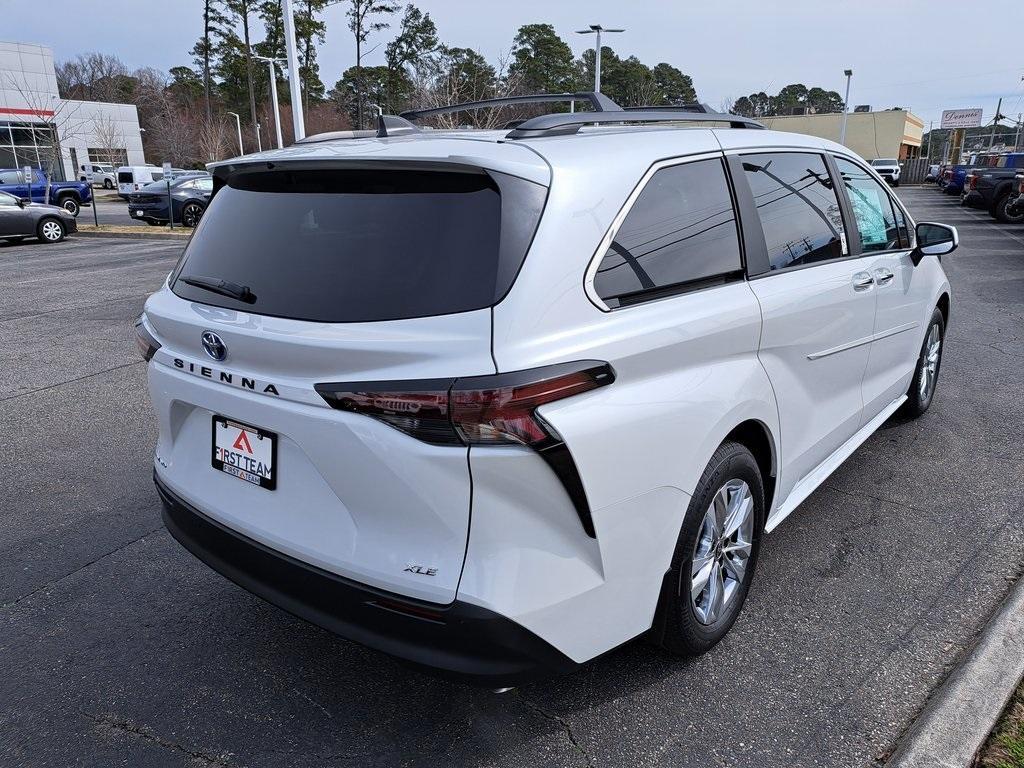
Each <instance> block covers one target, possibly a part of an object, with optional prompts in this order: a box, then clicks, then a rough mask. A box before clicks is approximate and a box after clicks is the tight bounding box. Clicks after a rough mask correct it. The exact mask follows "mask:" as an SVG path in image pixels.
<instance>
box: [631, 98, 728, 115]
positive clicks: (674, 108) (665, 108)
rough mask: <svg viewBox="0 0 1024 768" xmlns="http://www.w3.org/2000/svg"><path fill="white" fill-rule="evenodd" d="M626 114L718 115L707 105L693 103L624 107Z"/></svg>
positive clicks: (697, 102)
mask: <svg viewBox="0 0 1024 768" xmlns="http://www.w3.org/2000/svg"><path fill="white" fill-rule="evenodd" d="M622 109H623V110H624V111H626V112H700V113H701V114H705V115H713V114H716V113H715V111H714V110H713V109H711V107H709V106H708V105H707V104H702V103H701V102H699V101H691V102H687V103H685V104H649V105H647V106H643V107H623V108H622Z"/></svg>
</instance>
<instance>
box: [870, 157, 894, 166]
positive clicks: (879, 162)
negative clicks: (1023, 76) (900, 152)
mask: <svg viewBox="0 0 1024 768" xmlns="http://www.w3.org/2000/svg"><path fill="white" fill-rule="evenodd" d="M871 164H872V165H896V158H895V157H886V158H882V159H881V160H872V161H871Z"/></svg>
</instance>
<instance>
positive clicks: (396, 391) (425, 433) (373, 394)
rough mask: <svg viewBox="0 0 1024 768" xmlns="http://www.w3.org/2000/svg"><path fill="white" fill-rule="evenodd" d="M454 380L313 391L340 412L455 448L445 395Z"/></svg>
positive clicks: (329, 387) (333, 386)
mask: <svg viewBox="0 0 1024 768" xmlns="http://www.w3.org/2000/svg"><path fill="white" fill-rule="evenodd" d="M453 383H454V379H433V380H430V381H422V382H414V381H410V382H367V383H365V384H353V385H350V387H346V386H345V385H343V384H317V386H316V391H317V392H319V393H320V396H321V397H323V398H324V400H326V401H327V402H328V403H329V404H330V405H331V406H332V407H334V408H337V409H338V410H340V411H350V412H351V413H361V414H363V415H365V416H372V417H373V418H375V419H379V420H380V421H383V422H384V423H386V424H390V425H391V426H392V427H394V428H395V429H400V430H401V431H402V432H405V433H406V434H407V435H412V436H413V437H415V438H416V439H417V440H423V441H424V442H427V443H435V444H437V445H458V444H459V443H460V441H459V437H458V435H456V434H455V431H454V430H453V429H452V424H451V420H450V419H449V412H450V410H449V403H448V393H449V391H450V390H451V387H452V384H453Z"/></svg>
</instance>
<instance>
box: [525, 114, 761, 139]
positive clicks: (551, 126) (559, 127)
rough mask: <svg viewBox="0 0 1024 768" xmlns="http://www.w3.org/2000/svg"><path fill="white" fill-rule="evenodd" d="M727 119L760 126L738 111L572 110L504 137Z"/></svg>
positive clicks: (529, 122) (737, 125)
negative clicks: (597, 126)
mask: <svg viewBox="0 0 1024 768" xmlns="http://www.w3.org/2000/svg"><path fill="white" fill-rule="evenodd" d="M685 122H694V123H728V124H729V127H730V128H764V126H763V125H762V124H761V123H759V122H757V121H756V120H751V119H750V118H749V117H743V116H741V115H726V114H721V113H718V112H687V111H683V110H678V108H677V109H676V110H667V109H666V110H661V109H648V110H635V111H634V110H625V109H623V110H618V111H614V112H573V113H566V114H556V115H541V116H540V117H533V118H530V119H529V120H527V121H526V122H524V123H522V124H521V125H519V126H518V127H516V128H515V129H514V130H512V131H511V132H510V133H509V134H508V135H507V136H506V137H505V138H507V139H535V138H539V137H542V136H567V135H571V134H574V133H578V132H579V130H580V128H582V127H583V126H584V125H593V124H600V125H605V124H609V123H685Z"/></svg>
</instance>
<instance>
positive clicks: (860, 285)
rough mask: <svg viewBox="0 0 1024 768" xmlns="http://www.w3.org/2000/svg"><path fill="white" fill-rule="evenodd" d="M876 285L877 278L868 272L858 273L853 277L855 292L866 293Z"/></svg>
mask: <svg viewBox="0 0 1024 768" xmlns="http://www.w3.org/2000/svg"><path fill="white" fill-rule="evenodd" d="M874 284H875V278H873V277H872V276H871V275H870V274H868V273H867V272H858V273H857V274H855V275H854V276H853V290H855V291H866V290H868V289H869V288H870V287H871V286H872V285H874Z"/></svg>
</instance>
